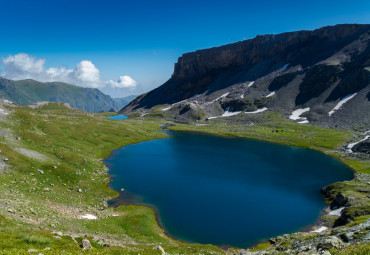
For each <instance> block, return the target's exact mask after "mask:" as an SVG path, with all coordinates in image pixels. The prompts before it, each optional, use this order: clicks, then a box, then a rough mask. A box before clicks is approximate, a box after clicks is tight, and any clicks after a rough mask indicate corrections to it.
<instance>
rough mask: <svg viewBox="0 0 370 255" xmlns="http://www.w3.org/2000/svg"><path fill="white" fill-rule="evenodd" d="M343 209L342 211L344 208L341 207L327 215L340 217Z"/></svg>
mask: <svg viewBox="0 0 370 255" xmlns="http://www.w3.org/2000/svg"><path fill="white" fill-rule="evenodd" d="M343 209H344V207H341V208H339V209H336V210H333V211H331V212H329V215H334V216H341V215H342V211H343Z"/></svg>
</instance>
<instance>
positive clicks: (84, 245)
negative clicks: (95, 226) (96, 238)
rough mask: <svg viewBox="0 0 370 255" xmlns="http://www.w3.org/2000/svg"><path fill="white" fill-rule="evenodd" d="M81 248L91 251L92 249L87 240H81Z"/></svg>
mask: <svg viewBox="0 0 370 255" xmlns="http://www.w3.org/2000/svg"><path fill="white" fill-rule="evenodd" d="M82 248H83V249H84V250H91V249H92V246H91V243H90V241H89V240H88V239H83V240H82Z"/></svg>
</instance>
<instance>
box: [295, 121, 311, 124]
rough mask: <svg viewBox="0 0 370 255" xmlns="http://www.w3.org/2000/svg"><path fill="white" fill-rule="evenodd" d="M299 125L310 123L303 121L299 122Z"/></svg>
mask: <svg viewBox="0 0 370 255" xmlns="http://www.w3.org/2000/svg"><path fill="white" fill-rule="evenodd" d="M297 123H298V124H307V123H309V121H308V120H302V121H299V122H297Z"/></svg>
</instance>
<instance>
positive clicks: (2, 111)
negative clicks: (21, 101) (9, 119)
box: [0, 109, 8, 115]
mask: <svg viewBox="0 0 370 255" xmlns="http://www.w3.org/2000/svg"><path fill="white" fill-rule="evenodd" d="M0 113H2V114H5V115H7V114H8V113H7V112H5V111H4V110H3V109H0Z"/></svg>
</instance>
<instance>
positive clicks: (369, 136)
mask: <svg viewBox="0 0 370 255" xmlns="http://www.w3.org/2000/svg"><path fill="white" fill-rule="evenodd" d="M367 132H369V131H367ZM367 132H365V134H366V133H367ZM369 138H370V135H367V136H365V137H364V139H362V140H360V141H358V142H355V143H350V144H348V145H347V149H348V152H350V153H352V152H353V151H352V148H353V146H355V145H356V144H359V143H362V142H363V141H366V140H367V139H369Z"/></svg>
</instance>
